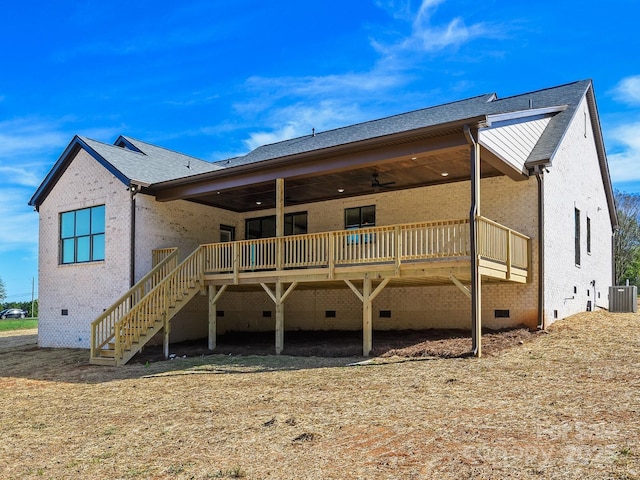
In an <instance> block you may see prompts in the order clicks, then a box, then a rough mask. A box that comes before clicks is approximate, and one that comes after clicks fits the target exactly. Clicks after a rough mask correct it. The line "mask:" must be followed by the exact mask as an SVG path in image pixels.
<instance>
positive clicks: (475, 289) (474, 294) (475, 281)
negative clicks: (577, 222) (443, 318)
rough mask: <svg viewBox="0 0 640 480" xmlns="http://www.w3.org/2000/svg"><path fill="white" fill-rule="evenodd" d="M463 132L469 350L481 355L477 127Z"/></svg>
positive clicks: (478, 150)
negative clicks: (468, 249)
mask: <svg viewBox="0 0 640 480" xmlns="http://www.w3.org/2000/svg"><path fill="white" fill-rule="evenodd" d="M464 133H465V135H466V137H467V141H468V142H469V147H470V148H469V150H470V159H469V163H470V167H471V208H470V210H469V226H470V232H469V235H470V237H471V238H470V240H471V242H470V243H471V255H470V257H471V351H472V353H473V355H474V356H476V357H480V356H482V279H481V275H480V265H479V263H480V262H479V255H478V218H479V217H480V144H479V143H478V141H477V139H478V129H477V128H475V129H474V130H473V131H471V129H470V128H469V126H467V125H465V127H464Z"/></svg>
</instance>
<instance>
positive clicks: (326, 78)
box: [246, 68, 407, 99]
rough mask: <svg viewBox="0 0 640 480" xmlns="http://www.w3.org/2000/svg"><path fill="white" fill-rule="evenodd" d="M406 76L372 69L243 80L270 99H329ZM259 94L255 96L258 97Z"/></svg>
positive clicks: (396, 81)
mask: <svg viewBox="0 0 640 480" xmlns="http://www.w3.org/2000/svg"><path fill="white" fill-rule="evenodd" d="M406 80H407V76H406V75H405V74H403V73H401V72H393V71H385V70H382V69H380V68H374V69H373V70H371V71H368V72H363V73H353V72H350V73H344V74H334V75H320V76H304V77H275V78H268V77H259V76H254V77H250V78H248V79H247V81H246V86H247V88H248V89H249V90H252V91H258V92H261V95H260V97H262V95H264V94H269V95H270V96H271V97H272V98H275V99H279V98H283V97H285V96H286V97H296V96H297V97H305V98H327V97H329V98H331V97H333V96H340V97H348V96H350V95H353V94H354V93H356V94H359V95H365V94H370V93H371V92H380V91H381V90H388V89H390V88H393V87H396V86H398V85H401V84H403V83H404V82H406ZM260 97H259V98H260Z"/></svg>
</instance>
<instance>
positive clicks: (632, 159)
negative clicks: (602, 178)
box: [608, 121, 640, 183]
mask: <svg viewBox="0 0 640 480" xmlns="http://www.w3.org/2000/svg"><path fill="white" fill-rule="evenodd" d="M639 131H640V121H637V122H632V123H628V124H625V125H622V126H619V127H617V128H614V129H613V130H611V131H610V132H609V136H608V137H609V139H611V140H612V141H613V144H614V145H615V146H616V147H617V150H618V151H617V152H615V153H612V154H609V155H608V160H609V169H610V173H611V180H612V181H613V182H614V183H617V182H629V181H638V180H640V169H638V164H639V163H640V135H638V132H639Z"/></svg>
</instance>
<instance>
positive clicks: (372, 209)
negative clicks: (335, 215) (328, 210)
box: [344, 205, 376, 230]
mask: <svg viewBox="0 0 640 480" xmlns="http://www.w3.org/2000/svg"><path fill="white" fill-rule="evenodd" d="M375 226H376V206H375V205H369V206H367V207H355V208H345V210H344V228H345V230H349V229H351V228H363V227H375Z"/></svg>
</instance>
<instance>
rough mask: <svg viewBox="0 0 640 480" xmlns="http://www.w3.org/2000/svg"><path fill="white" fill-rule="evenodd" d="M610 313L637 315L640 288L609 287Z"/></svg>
mask: <svg viewBox="0 0 640 480" xmlns="http://www.w3.org/2000/svg"><path fill="white" fill-rule="evenodd" d="M609 311H610V312H620V313H622V312H624V313H636V312H637V311H638V287H636V286H635V285H629V286H616V287H609Z"/></svg>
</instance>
